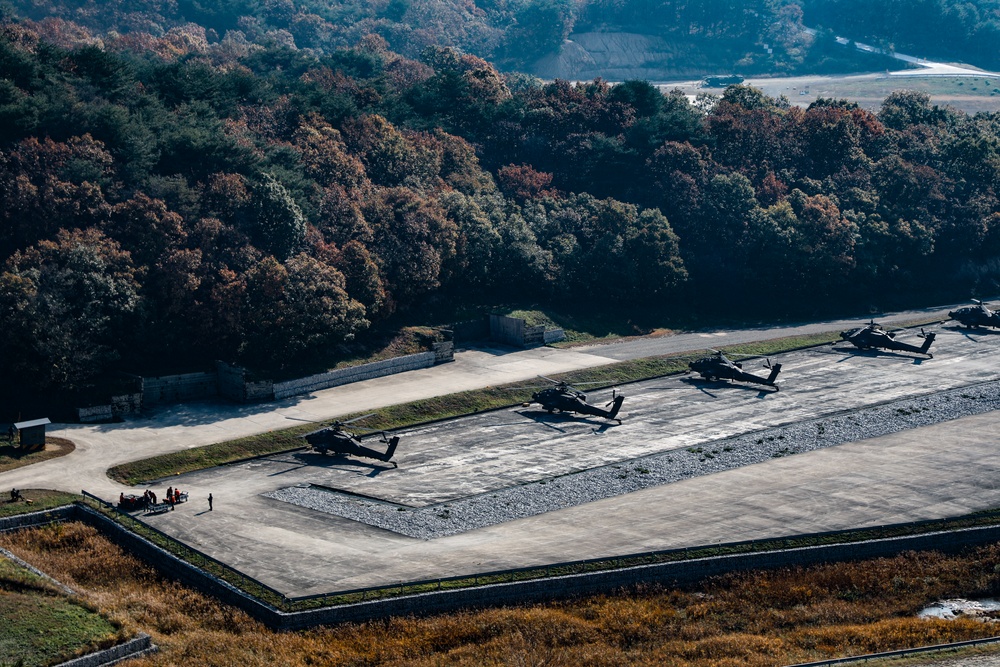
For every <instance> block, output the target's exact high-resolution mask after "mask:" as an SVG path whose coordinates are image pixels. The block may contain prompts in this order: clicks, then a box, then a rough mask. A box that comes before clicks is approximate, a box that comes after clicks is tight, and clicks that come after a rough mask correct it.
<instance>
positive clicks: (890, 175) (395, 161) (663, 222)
mask: <svg viewBox="0 0 1000 667" xmlns="http://www.w3.org/2000/svg"><path fill="white" fill-rule="evenodd" d="M102 7H104V10H101V11H109V12H110V11H112V10H114V11H117V12H119V13H120V14H121V16H119V19H122V20H124V19H123V17H124V16H125V14H126V13H127V12H126V13H122V12H124V6H123V5H116V4H109V5H107V6H105V5H102ZM169 7H173V5H170V6H169ZM178 7H181V5H178ZM91 10H94V11H98V8H96V6H94V7H92V6H90V5H84V6H82V8H81V7H77V8H76V9H74V10H73V11H70V9H69V8H68V6H66V8H64V11H65V13H66V15H67V16H70V15H73V16H76V15H77V14H80V15H82V16H87V17H89V16H90V15H91ZM164 11H166V10H164ZM73 12H76V14H74V13H73ZM133 18H134V17H133ZM209 18H211V17H209ZM95 20H96V19H95ZM212 20H213V21H214V20H222V19H221V18H219V17H216V18H214V19H212ZM60 21H62V22H60ZM206 21H208V19H206ZM209 23H211V22H209ZM705 26H706V27H705V28H704V31H703V32H705V35H703V37H705V38H716V37H720V38H721V37H725V38H727V39H733V40H737V41H738V39H737V38H738V36H739V35H740V34H743V33H740V32H739V31H737V32H736V33H733V32H732V30H734V29H731V28H730V27H728V26H727V25H725V24H720V25H717V26H716V25H714V24H709V23H705ZM161 27H164V28H166V26H161ZM751 27H752V26H751ZM213 30H215V28H209V27H205V26H193V25H192V24H185V25H184V26H182V27H178V28H170V29H168V30H167V29H165V31H164V32H162V34H159V35H158V36H157V35H154V34H153V32H136V31H134V32H130V33H116V32H113V31H108V32H106V33H103V34H102V35H95V34H93V33H91V32H90V31H89V30H88V29H86V28H85V27H83V24H82V23H80V24H73V25H71V24H69V23H67V22H65V21H64V20H62V19H58V18H51V17H50V18H46V19H41V20H39V21H33V20H25V21H16V20H8V21H7V22H6V23H4V24H2V29H0V62H2V63H3V66H2V69H0V71H2V72H3V77H2V80H0V119H2V120H3V122H2V123H0V182H2V183H3V184H4V187H3V189H2V190H0V204H2V206H0V261H2V262H3V269H2V271H0V318H2V321H3V322H4V329H3V335H2V336H0V372H3V373H4V374H6V376H7V377H16V378H19V381H20V383H19V385H18V387H17V389H16V394H17V395H18V396H23V395H26V394H28V393H30V392H32V391H35V392H42V393H44V395H46V396H51V393H52V392H54V391H59V392H66V391H75V390H86V389H87V388H89V387H92V386H94V385H95V384H96V383H99V382H101V381H102V380H101V378H102V377H106V376H108V375H109V374H111V373H113V372H115V371H118V370H125V371H129V370H134V369H136V368H139V367H142V366H144V365H148V364H150V360H156V362H157V363H159V364H162V362H163V361H164V360H169V362H170V363H173V364H176V365H177V366H180V367H185V368H191V367H197V366H198V365H201V364H207V363H211V361H212V360H214V359H225V360H230V361H235V362H238V363H241V364H247V365H250V366H251V367H253V368H259V369H289V368H293V367H294V368H307V367H313V368H315V367H323V366H325V365H327V364H330V363H334V362H336V360H337V359H338V358H343V357H344V356H350V355H352V354H356V352H357V351H356V350H355V347H356V346H358V345H359V344H364V343H366V342H367V341H370V340H371V339H372V338H373V337H382V336H384V334H385V332H386V331H390V330H392V329H394V328H398V327H399V326H400V325H401V324H406V323H410V322H419V323H425V324H426V323H428V322H427V319H429V318H430V316H429V315H428V313H430V312H436V313H440V315H436V316H435V317H439V318H441V319H438V320H437V322H432V323H447V322H448V321H449V320H448V319H446V318H448V317H451V316H453V315H454V314H455V313H457V312H460V311H462V310H463V309H473V308H482V307H489V306H491V305H494V304H500V303H505V304H512V303H547V304H561V305H562V306H563V307H566V308H569V309H574V308H576V309H583V310H594V309H597V310H600V311H610V310H614V313H615V317H616V318H618V319H624V320H631V319H639V320H650V321H657V320H659V321H660V322H662V321H663V318H665V317H667V316H671V317H677V316H678V315H681V316H686V315H698V314H700V315H706V314H709V315H710V314H711V313H717V312H718V309H716V308H713V307H710V304H714V303H718V302H724V303H726V304H727V305H726V307H725V309H724V312H725V314H726V316H727V317H739V316H741V315H746V314H750V313H752V314H753V317H758V318H759V317H763V316H781V315H789V314H795V313H808V314H811V315H812V314H817V313H821V312H828V311H830V310H833V309H837V308H842V307H845V306H852V307H856V306H857V305H859V304H861V305H863V306H864V307H868V306H870V305H871V304H872V303H873V301H875V302H877V303H878V305H880V306H882V307H892V306H893V304H895V303H902V302H907V301H912V300H913V299H914V298H917V297H915V295H918V294H919V295H922V297H923V298H928V299H932V298H933V299H937V298H943V296H944V295H954V294H968V292H969V291H970V290H974V291H976V292H977V293H986V292H990V291H993V290H994V289H995V287H996V285H997V284H1000V280H998V278H1000V274H998V270H997V266H998V264H997V261H996V260H997V258H998V257H1000V227H998V224H1000V202H998V200H997V196H996V186H997V183H998V182H1000V177H998V174H1000V149H998V146H1000V140H998V122H997V116H996V115H995V114H983V115H978V116H976V117H969V116H966V115H964V114H962V113H960V112H956V111H954V110H949V109H941V108H937V107H933V106H931V105H930V103H929V102H928V99H927V97H926V96H923V95H920V94H915V93H905V92H901V93H896V94H893V95H892V96H890V98H889V99H888V100H887V101H886V102H885V104H884V105H883V106H882V108H881V111H879V112H878V113H877V114H873V113H871V112H869V111H865V110H863V109H860V108H858V107H857V106H856V105H854V104H851V103H848V102H844V101H837V100H819V101H817V102H815V103H814V104H812V105H811V106H810V107H809V108H808V109H798V108H793V107H790V106H789V105H788V104H787V102H786V101H784V100H781V99H777V100H776V99H772V98H768V97H766V96H765V95H762V94H761V93H760V92H759V91H755V90H753V89H751V88H748V87H734V88H730V89H729V90H728V91H727V92H726V94H725V95H724V96H723V97H722V98H721V100H719V101H718V102H717V103H714V104H713V103H711V101H700V102H698V103H697V104H691V103H690V102H689V101H688V99H687V98H686V97H685V96H683V95H681V94H679V93H671V94H667V95H663V94H661V93H660V92H658V91H657V90H656V89H655V88H654V87H652V86H650V85H649V84H646V83H643V82H639V81H630V82H627V83H624V84H622V85H617V86H614V87H611V86H608V85H607V84H605V83H603V82H601V81H594V82H591V83H587V84H580V85H570V84H568V83H566V82H564V81H556V82H553V83H550V84H543V83H541V82H540V81H538V80H537V79H533V78H531V77H526V76H524V75H520V74H503V73H502V72H500V71H498V70H497V69H496V68H495V67H494V66H493V65H491V64H489V63H488V62H487V61H485V60H483V59H481V58H478V57H475V56H471V55H468V54H463V53H461V52H459V51H457V50H454V49H449V48H443V47H435V48H427V49H423V51H422V52H421V55H420V58H419V59H413V58H409V57H407V56H405V55H401V54H399V53H396V52H394V51H393V50H392V49H391V48H389V46H388V45H387V43H386V42H385V40H383V39H381V38H380V37H378V36H373V35H369V36H366V37H363V38H361V39H360V40H359V41H358V42H357V43H356V44H354V45H352V46H350V47H345V48H334V49H331V50H330V51H329V52H326V51H321V50H316V49H302V48H297V47H295V46H294V45H293V44H291V43H288V42H287V41H285V42H282V41H280V40H279V41H277V42H271V43H267V44H265V43H260V42H251V41H249V40H246V39H243V40H242V41H241V40H240V39H237V38H236V37H234V36H232V35H231V34H229V33H226V34H227V37H223V38H221V39H215V38H213V37H212V36H211V35H212V32H211V31H213ZM751 33H752V30H751ZM747 34H749V33H747ZM265 41H266V40H265ZM741 309H742V310H741Z"/></svg>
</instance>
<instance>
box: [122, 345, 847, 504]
mask: <svg viewBox="0 0 1000 667" xmlns="http://www.w3.org/2000/svg"><path fill="white" fill-rule="evenodd" d="M838 339H839V335H838V334H836V333H821V334H812V335H807V336H793V337H789V338H780V339H775V340H770V341H761V342H757V343H748V344H744V345H734V346H730V347H725V348H723V350H724V351H725V352H726V353H727V354H731V355H750V356H762V355H773V354H777V353H780V352H787V351H789V350H793V349H798V348H802V347H808V346H810V345H819V344H823V343H828V342H831V341H833V340H838ZM705 352H706V351H705V350H702V351H699V352H695V353H691V354H686V355H670V356H663V357H649V358H646V359H636V360H633V361H623V362H619V363H614V364H608V365H606V366H598V367H595V368H589V369H584V370H580V371H574V372H572V373H563V374H561V375H557V376H555V379H559V380H566V381H567V382H570V383H579V384H583V383H597V384H603V385H606V386H611V385H615V384H624V383H626V382H636V381H638V380H645V379H649V378H653V377H660V376H664V375H671V374H675V373H681V372H684V371H686V370H687V364H688V362H689V361H691V360H692V359H695V358H697V357H698V356H701V355H704V354H705ZM529 384H530V383H529ZM533 391H537V388H536V387H531V386H528V384H526V383H524V382H519V383H513V384H507V385H498V386H495V387H486V388H484V389H476V390H473V391H464V392H460V393H456V394H448V395H446V396H438V397H435V398H430V399H425V400H420V401H413V402H410V403H400V404H398V405H392V406H389V407H387V408H382V409H380V410H379V412H378V414H377V415H376V416H375V417H372V418H370V419H368V420H366V421H364V422H363V425H364V426H366V427H369V428H375V429H386V430H389V429H397V428H403V427H406V426H412V425H414V424H419V423H423V422H428V421H433V420H437V419H446V418H449V417H456V416H458V415H463V414H471V413H476V412H483V411H486V410H495V409H497V408H503V407H507V406H511V405H517V404H518V403H521V402H523V401H527V400H529V399H530V398H531V393H532V392H533ZM361 414H364V413H352V414H347V415H341V416H340V419H343V420H346V419H350V418H352V417H356V416H360V415H361ZM316 428H317V425H316V424H303V425H301V426H295V427H292V428H289V429H283V430H280V431H268V432H267V433H261V434H258V435H254V436H249V437H246V438H239V439H236V440H229V441H226V442H221V443H216V444H213V445H207V446H204V447H195V448H192V449H186V450H183V451H180V452H174V453H171V454H163V455H160V456H155V457H151V458H148V459H142V460H140V461H133V462H130V463H124V464H122V465H118V466H115V467H113V468H111V469H110V470H108V476H109V477H111V479H114V480H116V481H119V482H122V483H124V484H132V485H134V484H140V483H143V482H148V481H151V480H155V479H161V478H164V477H167V476H170V475H174V474H179V473H186V472H192V471H195V470H203V469H205V468H211V467H213V466H217V465H223V464H225V463H231V462H233V461H238V460H241V459H246V458H251V457H254V456H263V455H266V454H273V453H275V452H280V451H285V450H289V449H294V448H296V447H301V446H302V440H301V439H300V437H299V436H301V435H302V434H304V433H308V432H310V431H314V430H316Z"/></svg>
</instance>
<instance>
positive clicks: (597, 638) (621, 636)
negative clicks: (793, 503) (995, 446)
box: [0, 524, 1000, 667]
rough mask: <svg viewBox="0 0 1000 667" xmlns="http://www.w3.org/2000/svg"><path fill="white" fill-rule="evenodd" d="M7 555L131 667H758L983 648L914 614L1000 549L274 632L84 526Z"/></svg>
mask: <svg viewBox="0 0 1000 667" xmlns="http://www.w3.org/2000/svg"><path fill="white" fill-rule="evenodd" d="M0 545H2V546H5V547H6V548H9V549H11V550H12V551H14V552H16V553H18V554H19V555H20V556H21V557H23V558H25V559H26V560H28V561H29V562H31V563H33V564H34V565H36V566H38V567H40V568H41V569H43V570H45V571H46V572H48V573H50V574H52V575H53V576H55V577H56V578H58V579H61V580H62V581H64V582H66V583H68V584H69V585H71V586H74V587H76V588H77V589H78V590H81V591H83V592H84V595H85V597H86V599H87V601H88V602H89V603H91V604H93V605H94V606H95V607H97V608H99V609H100V610H101V611H102V612H104V613H105V615H107V616H108V617H109V618H111V619H112V620H114V621H116V622H118V623H121V624H122V625H124V626H125V628H126V629H128V630H130V631H132V632H133V633H134V632H137V631H139V630H143V631H145V632H148V633H150V634H151V635H152V636H153V638H154V641H156V643H157V644H159V645H160V646H161V647H162V649H163V650H162V652H161V653H159V654H157V655H154V656H151V657H149V658H146V659H143V660H141V661H136V662H135V663H132V664H133V665H137V666H138V665H142V666H147V665H148V666H153V665H207V666H210V667H211V666H215V665H219V666H222V665H293V666H298V665H302V666H305V665H352V666H359V667H360V666H374V665H408V666H414V667H423V666H430V665H469V666H472V665H553V666H558V665H589V666H595V667H597V666H605V665H607V666H611V665H636V666H645V665H668V666H669V665H685V666H696V667H723V666H727V667H728V666H732V667H744V666H745V667H765V666H771V665H778V664H790V663H794V662H801V661H807V660H815V659H822V658H827V657H833V656H840V655H857V654H862V653H869V652H874V651H882V650H891V649H898V648H905V647H912V646H920V645H927V644H935V643H941V642H948V641H958V640H964V639H972V638H976V637H986V636H991V635H993V634H995V627H994V626H989V625H985V624H981V623H977V622H974V621H971V620H960V621H951V622H947V621H937V620H919V619H917V618H915V617H914V614H915V612H916V611H917V610H919V609H920V608H921V607H923V606H924V605H925V604H927V603H929V602H931V601H934V600H936V599H939V598H943V597H952V596H967V597H979V596H989V595H996V594H997V593H998V592H1000V547H997V546H994V547H989V548H983V549H980V550H977V551H975V552H973V553H971V554H970V555H967V556H964V557H957V556H945V555H941V554H935V553H921V554H906V555H903V556H900V557H897V558H891V559H879V560H874V561H867V562H863V563H853V564H852V563H847V564H833V565H826V566H820V567H814V568H809V569H789V570H783V571H778V572H763V573H761V572H749V573H741V574H736V575H732V576H726V577H719V578H715V579H711V580H709V581H706V582H705V583H704V584H703V585H701V586H700V587H698V588H697V589H691V590H667V589H661V588H659V587H648V588H646V589H643V590H638V591H631V592H630V593H628V594H623V595H601V596H593V597H588V598H582V599H579V600H573V601H567V602H557V603H550V604H544V605H530V606H526V607H522V608H504V609H493V610H485V611H466V612H460V613H456V614H448V615H441V616H434V617H430V618H420V619H415V618H398V619H391V620H386V621H380V622H372V623H366V624H357V625H343V626H339V627H334V628H323V629H317V630H312V631H308V632H294V633H291V632H290V633H275V632H271V631H269V630H267V629H266V628H264V627H263V626H262V625H260V624H259V623H257V622H255V621H253V620H252V619H250V618H249V617H248V616H246V615H245V614H243V613H242V612H240V611H238V610H235V609H233V608H231V607H227V606H225V605H222V604H219V603H218V602H216V601H215V600H213V599H211V598H207V597H205V596H203V595H201V594H199V593H197V592H194V591H192V590H190V589H187V588H185V587H183V586H181V585H179V584H176V583H174V582H171V581H167V580H164V579H162V578H161V577H159V576H158V575H157V574H156V573H155V572H154V571H153V570H151V569H150V568H148V567H146V566H145V565H143V564H142V563H140V562H138V561H137V560H136V559H134V558H132V557H131V556H129V555H128V554H125V553H123V552H121V551H120V550H119V549H117V548H116V547H114V546H113V545H111V544H110V543H109V542H107V541H106V540H104V539H103V538H101V537H100V536H99V535H98V534H97V533H96V531H95V530H93V529H92V528H89V527H87V526H84V525H81V524H65V525H62V526H55V527H50V528H44V529H39V530H35V531H30V532H24V533H20V534H12V535H4V536H0Z"/></svg>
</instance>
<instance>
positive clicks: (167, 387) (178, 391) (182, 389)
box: [142, 372, 219, 405]
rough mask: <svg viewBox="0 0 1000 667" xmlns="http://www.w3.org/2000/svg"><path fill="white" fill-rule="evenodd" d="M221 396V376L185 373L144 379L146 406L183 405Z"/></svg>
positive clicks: (143, 397) (144, 401) (143, 394)
mask: <svg viewBox="0 0 1000 667" xmlns="http://www.w3.org/2000/svg"><path fill="white" fill-rule="evenodd" d="M218 395H219V374H218V373H217V372H216V373H184V374H183V375H162V376H159V377H143V378H142V401H143V404H145V405H157V404H160V403H183V402H185V401H194V400H198V399H202V398H211V397H213V396H218Z"/></svg>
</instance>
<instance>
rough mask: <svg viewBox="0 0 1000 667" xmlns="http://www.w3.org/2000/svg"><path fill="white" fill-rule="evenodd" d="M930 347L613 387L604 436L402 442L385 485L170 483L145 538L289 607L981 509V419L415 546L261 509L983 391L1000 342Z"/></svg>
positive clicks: (566, 428) (621, 454)
mask: <svg viewBox="0 0 1000 667" xmlns="http://www.w3.org/2000/svg"><path fill="white" fill-rule="evenodd" d="M938 331H939V336H938V341H937V342H936V343H935V346H934V352H935V353H936V356H935V358H934V359H932V360H922V359H920V358H917V357H914V356H910V355H896V354H891V353H883V354H871V353H869V354H855V353H853V352H849V351H848V348H846V347H841V346H837V347H829V346H827V347H823V348H816V349H811V350H805V351H801V352H796V353H791V354H787V355H782V357H781V359H780V360H781V362H782V363H783V364H784V368H785V371H784V373H783V374H782V376H781V377H780V378H779V382H780V383H781V384H782V387H783V388H782V391H780V392H778V393H773V392H770V391H766V390H765V391H760V390H759V388H756V387H741V386H726V385H720V384H704V383H700V382H695V381H691V380H690V379H677V378H673V379H663V380H656V381H649V382H644V383H639V384H637V385H632V386H628V387H626V388H625V392H626V394H627V396H628V398H627V399H626V403H625V408H624V410H623V413H622V416H623V417H624V424H622V425H621V426H618V425H607V424H604V423H602V420H581V421H574V420H558V419H554V418H551V417H549V416H548V415H546V414H545V413H544V412H539V411H538V410H537V409H522V408H517V409H511V410H505V411H498V412H493V413H488V414H484V415H478V416H474V417H469V418H463V419H459V420H453V421H449V422H444V423H441V424H437V425H434V426H430V427H425V428H421V429H415V430H413V431H412V432H409V433H404V434H403V440H402V443H401V445H400V448H399V454H398V456H397V460H398V461H399V468H398V469H392V468H389V467H386V466H384V465H383V464H380V463H378V462H370V461H363V460H348V459H337V458H333V457H329V458H325V459H324V458H320V457H319V456H318V455H316V454H312V453H296V454H290V455H283V456H278V457H272V458H269V459H263V460H259V461H254V462H249V463H244V464H238V465H234V466H227V467H223V468H218V469H214V470H209V471H204V472H200V473H195V474H191V475H184V476H180V477H177V478H174V479H172V480H170V481H171V483H173V484H174V485H176V486H180V488H182V489H185V490H189V491H191V492H192V497H193V498H194V500H193V501H192V502H191V503H188V504H186V505H182V506H181V507H180V508H179V509H177V510H176V511H174V512H171V513H167V514H163V515H160V516H157V517H151V518H150V519H149V522H150V523H151V524H152V525H155V526H157V527H158V528H160V529H161V530H164V531H166V532H168V533H172V534H174V535H176V536H177V537H178V538H180V539H182V540H184V541H187V542H190V543H191V544H192V545H194V546H196V547H198V548H199V549H202V550H203V551H205V552H207V553H209V554H210V555H212V556H214V557H216V558H218V559H220V560H222V561H225V562H229V563H231V564H232V565H234V566H236V567H237V568H239V569H241V570H243V571H245V572H246V573H247V574H250V575H251V576H254V577H256V578H258V579H260V580H261V581H264V582H265V583H267V584H269V585H271V586H273V587H275V588H277V589H278V590H281V591H283V592H285V593H286V594H288V595H305V594H311V593H320V592H328V591H333V590H342V589H350V588H355V587H362V586H370V585H378V584H386V583H394V582H397V581H402V580H415V579H432V578H437V577H446V576H453V575H458V574H471V573H474V572H477V571H483V570H492V569H502V568H508V567H520V566H528V565H537V564H542V563H547V562H557V561H565V560H574V559H579V558H592V557H599V556H610V555H616V554H624V553H634V552H640V551H648V550H652V549H663V548H670V547H675V546H683V545H694V544H703V543H711V542H719V541H731V540H739V539H749V538H759V537H766V536H775V535H785V534H790V533H799V532H812V531H816V530H831V529H838V528H848V527H852V526H857V525H869V524H880V523H890V522H894V521H901V520H911V519H920V518H933V517H940V516H948V515H953V514H958V513H961V512H965V511H969V510H973V509H982V508H986V507H992V506H996V505H997V504H998V501H1000V491H998V490H997V488H996V484H995V483H994V480H995V479H996V477H997V472H998V471H997V470H996V468H997V462H996V457H995V456H994V451H993V450H994V448H995V442H994V437H993V430H994V427H995V424H996V421H997V420H996V415H995V413H989V414H986V415H979V416H976V417H968V418H964V419H959V420H954V421H950V422H945V423H942V424H938V425H935V426H930V427H925V428H921V429H914V430H912V431H907V432H904V433H900V434H896V435H892V436H886V437H883V438H878V439H874V440H869V441H862V442H857V443H852V444H848V445H841V446H838V447H832V448H830V449H826V450H822V451H817V452H812V453H808V454H800V455H797V456H794V457H790V458H782V459H777V460H774V461H770V462H767V463H763V464H758V465H751V466H747V467H745V468H741V469H738V470H731V471H728V472H723V473H718V474H712V475H708V476H704V477H699V478H695V479H689V480H686V481H683V482H678V483H675V484H668V485H665V486H661V487H656V488H651V489H645V490H642V491H638V492H635V493H631V494H628V495H625V496H619V497H614V498H607V499H605V500H601V501H598V502H591V503H587V504H584V505H578V506H575V507H568V508H566V509H562V510H559V511H555V512H550V513H548V514H544V515H540V516H533V517H528V518H522V519H517V520H513V521H508V522H506V523H502V524H497V525H493V526H488V527H485V528H480V529H477V530H471V531H468V532H465V533H462V534H458V535H452V536H449V537H443V538H440V539H435V540H429V541H428V540H417V539H413V538H406V537H402V536H400V535H398V534H395V533H392V532H389V531H385V530H381V529H377V528H373V527H371V526H367V525H364V524H361V523H357V522H354V521H350V520H347V519H343V518H340V517H336V516H332V515H330V514H325V513H321V512H316V511H313V510H308V509H304V508H301V507H297V506H294V505H290V504H288V503H284V502H280V501H276V500H273V499H269V498H265V497H262V496H261V494H262V493H266V492H269V491H273V490H275V489H279V488H283V487H290V486H296V485H300V484H316V485H322V486H326V487H330V488H335V489H341V490H344V491H350V492H353V493H359V494H364V495H366V496H370V497H374V498H380V499H384V500H386V501H390V502H394V503H399V504H401V505H406V506H410V507H418V506H426V505H429V504H434V503H442V502H447V501H449V500H453V499H457V498H462V497H465V496H468V495H470V494H481V493H485V492H488V491H491V490H494V489H502V488H507V487H510V486H512V485H518V484H524V483H527V482H532V481H535V480H538V479H541V478H545V477H553V476H558V475H565V474H567V473H572V472H574V471H578V470H582V469H586V468H591V467H594V466H599V465H604V464H607V463H610V462H615V461H627V460H630V459H633V458H635V457H638V456H642V455H646V454H650V453H655V452H663V451H671V450H680V449H684V448H687V447H692V446H694V445H697V444H698V443H705V442H709V441H712V440H715V439H718V438H721V437H725V436H729V435H735V434H739V433H745V432H747V431H754V430H758V429H761V428H767V427H772V426H776V425H779V424H785V423H793V422H799V421H802V420H805V419H815V418H817V417H823V416H824V415H832V414H835V413H839V412H843V411H845V410H851V409H856V408H859V407H863V406H866V405H871V404H875V403H881V402H885V401H890V400H894V399H898V398H902V397H905V396H911V395H919V394H926V393H930V392H935V391H940V390H942V389H949V388H955V387H962V386H966V385H971V384H974V383H978V382H984V381H988V380H996V379H998V378H1000V355H997V354H995V351H996V349H997V346H1000V335H997V334H991V333H967V332H964V331H959V330H958V329H956V328H954V327H943V328H938ZM902 335H903V336H905V334H902ZM598 398H599V396H598ZM165 486H166V483H163V484H160V485H157V487H156V488H158V489H159V488H160V487H165ZM209 492H211V493H213V495H214V497H215V498H216V504H215V510H214V511H213V512H211V513H209V512H207V509H208V507H207V503H206V502H205V501H204V500H203V499H204V497H206V496H207V494H208V493H209Z"/></svg>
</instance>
